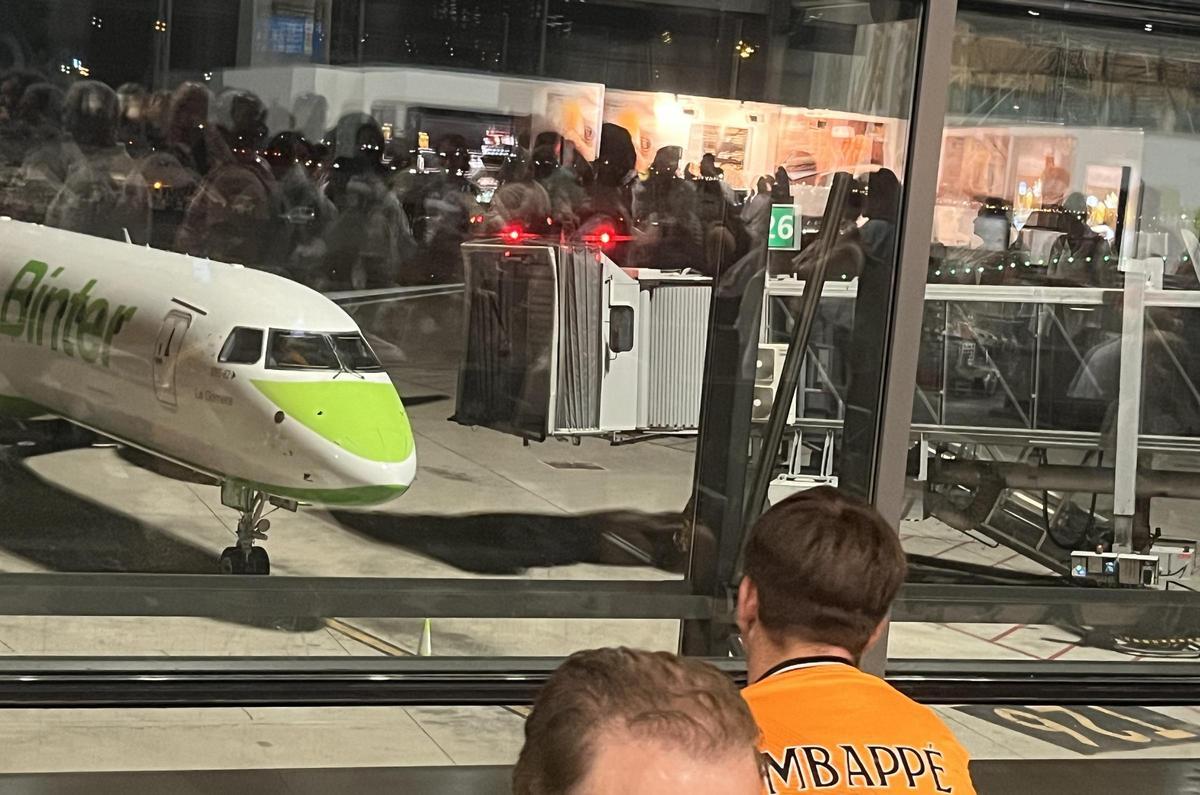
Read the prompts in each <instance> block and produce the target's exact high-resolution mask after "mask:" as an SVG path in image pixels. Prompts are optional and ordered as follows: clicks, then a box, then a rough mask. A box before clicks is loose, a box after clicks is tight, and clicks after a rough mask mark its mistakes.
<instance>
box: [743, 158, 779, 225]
mask: <svg viewBox="0 0 1200 795" xmlns="http://www.w3.org/2000/svg"><path fill="white" fill-rule="evenodd" d="M774 190H775V178H774V177H772V176H771V175H770V174H764V175H763V176H761V177H759V178H758V180H757V181H755V183H754V195H753V196H751V197H750V198H749V199H747V200H746V203H745V204H744V205H742V223H744V224H745V225H746V230H747V231H748V232H749V233H750V235H751V237H753V238H754V239H755V240H762V239H764V238H765V237H766V236H767V235H768V234H769V233H770V229H771V205H772V203H773V200H772V197H771V194H772V193H773V191H774Z"/></svg>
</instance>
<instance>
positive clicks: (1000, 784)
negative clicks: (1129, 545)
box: [0, 757, 1200, 795]
mask: <svg viewBox="0 0 1200 795" xmlns="http://www.w3.org/2000/svg"><path fill="white" fill-rule="evenodd" d="M84 764H86V763H84ZM971 779H972V781H973V782H974V784H975V789H976V790H977V791H978V792H980V793H984V795H987V793H1002V792H1005V793H1006V792H1012V791H1013V790H1014V782H1019V789H1020V792H1021V793H1022V795H1078V794H1079V793H1086V795H1091V794H1092V793H1099V792H1160V793H1167V792H1170V793H1187V792H1195V791H1196V789H1195V783H1196V782H1197V781H1200V761H1197V760H1195V759H1163V758H1155V759H1104V758H1095V757H1092V758H1079V757H1075V758H1067V759H972V760H971ZM0 789H2V790H3V791H4V792H5V793H9V795H79V793H87V794H88V795H127V793H130V792H289V793H297V794H298V795H306V794H307V793H326V792H469V793H471V794H472V795H509V793H511V791H512V768H511V767H508V766H505V765H445V766H442V767H367V768H364V767H340V768H339V767H334V768H292V769H256V770H154V771H105V772H100V773H20V774H9V775H0Z"/></svg>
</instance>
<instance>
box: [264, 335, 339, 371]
mask: <svg viewBox="0 0 1200 795" xmlns="http://www.w3.org/2000/svg"><path fill="white" fill-rule="evenodd" d="M267 347H268V350H267V367H269V368H271V369H275V370H339V369H341V368H339V367H338V358H337V354H335V353H334V352H333V343H332V342H330V341H329V337H328V335H325V334H314V333H312V332H308V331H279V330H273V331H272V332H271V343H270V345H268V346H267Z"/></svg>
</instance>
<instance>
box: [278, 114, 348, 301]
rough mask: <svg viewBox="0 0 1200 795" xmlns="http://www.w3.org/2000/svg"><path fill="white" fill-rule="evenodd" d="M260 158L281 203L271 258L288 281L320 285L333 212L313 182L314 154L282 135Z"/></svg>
mask: <svg viewBox="0 0 1200 795" xmlns="http://www.w3.org/2000/svg"><path fill="white" fill-rule="evenodd" d="M264 157H265V159H266V161H267V163H268V164H269V165H270V167H271V173H272V174H273V175H274V177H275V183H276V185H278V187H279V198H280V202H281V204H282V208H281V209H282V212H281V217H282V220H283V224H282V229H281V230H280V235H279V239H278V247H279V248H278V251H277V252H276V253H275V255H274V256H273V257H272V259H274V260H276V261H277V262H278V263H279V265H280V266H281V267H282V269H283V271H284V273H286V274H287V275H288V276H290V277H291V278H293V279H296V280H297V281H300V282H304V283H306V284H309V285H316V286H320V285H321V284H322V283H323V282H324V280H325V276H326V253H327V243H326V239H325V235H326V233H327V232H328V230H329V227H330V226H331V225H332V223H333V221H334V219H335V218H336V217H337V210H336V208H335V207H334V206H333V202H331V201H330V200H329V198H328V197H327V196H326V195H325V194H324V192H323V191H321V190H320V188H319V187H318V186H317V184H316V181H315V180H314V179H313V175H314V173H315V170H316V169H315V165H316V161H317V159H318V158H317V153H316V151H315V149H314V147H313V146H312V145H311V144H310V143H309V142H308V141H307V140H306V139H305V138H304V136H302V135H300V134H299V133H296V132H282V133H280V134H278V135H276V136H275V137H274V138H272V139H271V142H270V143H269V144H268V145H267V148H266V151H265V152H264Z"/></svg>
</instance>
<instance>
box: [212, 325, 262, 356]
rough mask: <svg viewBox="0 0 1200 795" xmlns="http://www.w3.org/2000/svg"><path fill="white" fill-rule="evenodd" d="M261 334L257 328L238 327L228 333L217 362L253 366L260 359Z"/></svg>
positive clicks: (260, 330)
mask: <svg viewBox="0 0 1200 795" xmlns="http://www.w3.org/2000/svg"><path fill="white" fill-rule="evenodd" d="M262 347H263V332H262V329H258V328H243V327H238V328H235V329H234V330H233V331H231V332H229V338H228V339H226V340H225V344H224V345H222V346H221V354H220V355H219V356H218V357H217V361H219V362H223V363H227V364H255V363H257V362H258V360H259V359H261V358H262Z"/></svg>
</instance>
